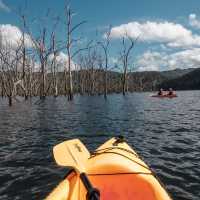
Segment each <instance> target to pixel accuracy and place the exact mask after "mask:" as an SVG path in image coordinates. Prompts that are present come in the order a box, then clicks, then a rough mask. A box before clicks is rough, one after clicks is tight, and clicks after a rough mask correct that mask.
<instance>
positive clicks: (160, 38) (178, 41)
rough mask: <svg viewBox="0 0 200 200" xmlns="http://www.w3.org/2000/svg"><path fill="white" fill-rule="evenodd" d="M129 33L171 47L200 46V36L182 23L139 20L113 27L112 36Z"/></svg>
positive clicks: (142, 39) (146, 40)
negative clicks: (142, 21) (141, 21)
mask: <svg viewBox="0 0 200 200" xmlns="http://www.w3.org/2000/svg"><path fill="white" fill-rule="evenodd" d="M126 35H128V36H129V37H132V38H137V37H139V40H141V41H144V42H158V43H165V44H167V46H170V47H184V48H185V47H194V46H200V36H199V35H195V34H193V33H192V31H190V30H188V29H186V28H185V27H184V26H182V25H181V24H176V23H172V22H168V21H165V22H152V21H146V22H145V23H140V22H137V21H134V22H130V23H128V24H122V25H120V26H116V27H113V28H112V29H111V37H112V38H121V37H124V36H126Z"/></svg>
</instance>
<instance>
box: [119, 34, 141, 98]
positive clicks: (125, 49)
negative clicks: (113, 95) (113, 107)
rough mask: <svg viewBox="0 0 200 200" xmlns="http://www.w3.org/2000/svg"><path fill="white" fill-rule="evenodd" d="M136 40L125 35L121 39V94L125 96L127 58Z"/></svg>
mask: <svg viewBox="0 0 200 200" xmlns="http://www.w3.org/2000/svg"><path fill="white" fill-rule="evenodd" d="M137 39H138V38H136V39H135V40H133V39H132V38H131V37H129V36H128V35H126V37H123V39H122V51H121V53H120V59H121V61H122V66H123V74H122V93H123V95H124V96H125V95H126V92H127V72H128V65H129V57H130V53H131V50H132V49H133V48H134V45H135V43H136V41H137Z"/></svg>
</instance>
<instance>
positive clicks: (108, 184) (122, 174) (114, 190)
mask: <svg viewBox="0 0 200 200" xmlns="http://www.w3.org/2000/svg"><path fill="white" fill-rule="evenodd" d="M77 141H78V143H77ZM67 142H69V141H67ZM65 144H66V142H65ZM70 144H71V145H72V146H71V147H72V150H71V152H73V153H76V154H79V153H80V154H81V155H82V156H81V159H82V161H83V162H82V161H81V159H79V161H78V162H82V164H81V166H82V168H84V173H85V175H86V177H87V178H88V180H89V182H90V183H91V188H92V189H95V188H98V191H100V199H101V200H171V198H170V197H169V195H168V193H167V191H166V190H165V188H164V187H163V185H162V184H161V183H160V182H159V181H158V179H157V178H156V176H155V174H154V173H153V172H152V170H151V169H150V168H149V167H148V166H147V165H146V164H145V163H144V162H143V161H142V159H141V158H139V156H138V154H137V153H136V152H135V151H134V150H133V149H132V148H131V147H130V146H129V145H128V144H127V143H126V142H125V141H124V140H123V139H122V138H112V139H110V140H108V141H107V142H106V143H104V144H103V145H101V146H100V147H99V148H98V149H97V150H96V151H95V152H94V153H93V154H92V155H90V156H89V158H87V156H88V155H89V154H88V151H87V149H86V148H85V147H84V146H83V144H82V143H80V144H81V145H79V140H71V141H70ZM77 145H78V146H79V147H80V148H77ZM75 146H76V148H75V149H77V151H76V152H75V151H74V149H73V148H74V147H75ZM78 149H79V150H78ZM82 150H83V151H86V153H83V152H82ZM64 151H66V149H64ZM64 151H63V152H64ZM83 154H84V155H86V156H83ZM62 155H63V160H65V161H62V164H63V166H67V165H68V162H69V161H68V162H67V160H71V156H70V157H67V156H68V154H66V155H65V154H63V153H62ZM54 156H58V155H57V154H54ZM58 157H59V160H60V159H62V157H61V155H59V156H58ZM75 157H76V158H77V157H79V156H78V155H75ZM56 159H57V158H56V157H55V160H56ZM77 160H78V159H77ZM59 162H60V161H59ZM72 164H73V163H70V167H73V168H74V169H75V170H72V171H71V172H70V173H69V174H68V175H67V177H66V178H65V180H64V182H65V185H66V187H63V182H61V186H58V187H57V188H56V189H55V190H54V191H53V192H52V193H51V194H50V195H49V197H47V200H64V199H65V200H90V199H94V198H93V197H91V196H88V188H86V186H85V184H84V182H83V180H82V178H81V175H80V173H79V172H78V170H77V163H76V164H75V166H72ZM94 187H95V188H94ZM63 190H66V191H63ZM95 192H96V189H95V190H94V193H95ZM60 193H61V194H65V195H66V196H63V195H60ZM97 193H98V192H97ZM97 193H96V194H97ZM52 194H53V195H52ZM56 194H57V195H56ZM98 194H99V193H98ZM60 197H61V198H60Z"/></svg>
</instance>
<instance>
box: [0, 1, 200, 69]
mask: <svg viewBox="0 0 200 200" xmlns="http://www.w3.org/2000/svg"><path fill="white" fill-rule="evenodd" d="M65 2H66V1H64V0H57V1H52V0H0V24H4V25H6V24H11V25H12V26H16V27H19V28H20V27H21V23H20V20H19V18H18V17H17V15H16V11H17V10H19V8H21V9H22V10H23V11H24V12H25V13H26V15H27V16H28V20H29V22H30V23H29V26H30V29H31V30H32V32H33V33H34V34H35V35H37V31H38V24H36V23H31V21H32V20H33V19H35V18H36V19H41V18H42V17H43V16H44V15H45V13H46V12H47V9H51V12H52V13H53V14H54V15H59V16H60V17H61V18H62V19H64V15H63V8H64V5H65ZM70 5H71V7H72V9H73V10H74V11H75V12H76V14H77V15H76V16H75V18H74V19H75V23H76V22H80V21H82V20H87V23H86V24H85V25H84V26H82V27H81V28H80V29H79V32H78V33H77V35H76V36H78V35H84V37H85V38H87V39H88V40H89V39H92V38H96V30H97V29H98V30H99V31H100V33H99V36H98V39H99V40H100V39H102V35H103V34H104V32H105V31H106V27H108V25H112V27H113V29H112V32H111V33H112V34H111V36H112V43H111V47H110V51H109V57H110V63H111V65H112V64H114V63H113V62H114V61H116V60H117V58H118V57H119V51H120V47H121V46H120V44H121V43H120V42H121V39H122V36H123V34H124V30H125V29H126V32H128V35H130V36H131V37H132V38H135V37H137V34H138V35H139V37H140V41H139V42H138V43H137V45H136V47H135V49H134V51H133V53H132V60H131V61H130V65H133V63H134V65H133V66H135V67H136V69H137V70H168V69H174V68H189V67H199V66H198V65H199V64H200V57H199V55H200V1H199V0H71V1H70ZM38 21H40V22H41V20H38ZM38 23H39V22H38ZM46 23H47V26H48V27H51V24H52V23H51V20H50V19H49V20H47V22H46ZM57 32H58V33H57V35H58V37H59V39H61V40H64V38H65V32H64V26H62V27H61V26H60V28H59V30H58V31H57Z"/></svg>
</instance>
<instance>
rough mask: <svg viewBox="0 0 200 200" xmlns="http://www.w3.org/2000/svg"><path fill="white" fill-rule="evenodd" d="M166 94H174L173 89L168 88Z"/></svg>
mask: <svg viewBox="0 0 200 200" xmlns="http://www.w3.org/2000/svg"><path fill="white" fill-rule="evenodd" d="M168 95H169V96H171V95H175V92H174V91H173V89H172V88H169V92H168Z"/></svg>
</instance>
